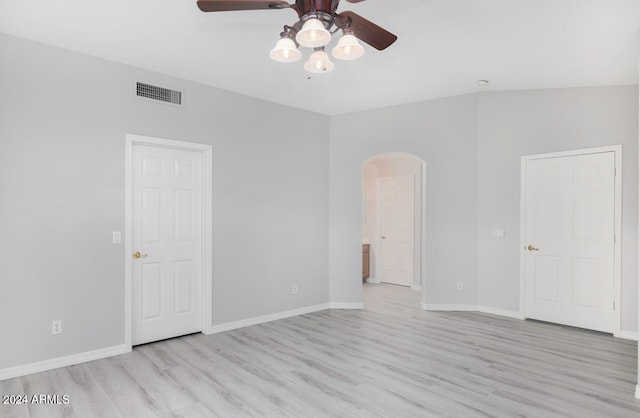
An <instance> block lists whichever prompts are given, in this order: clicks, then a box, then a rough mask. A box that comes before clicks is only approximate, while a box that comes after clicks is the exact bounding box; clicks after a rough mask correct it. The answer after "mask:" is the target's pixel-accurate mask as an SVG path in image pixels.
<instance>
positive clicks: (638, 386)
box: [636, 384, 640, 399]
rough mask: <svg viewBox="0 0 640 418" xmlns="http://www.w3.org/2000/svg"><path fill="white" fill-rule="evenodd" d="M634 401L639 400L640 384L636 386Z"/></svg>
mask: <svg viewBox="0 0 640 418" xmlns="http://www.w3.org/2000/svg"><path fill="white" fill-rule="evenodd" d="M636 399H640V384H638V385H636Z"/></svg>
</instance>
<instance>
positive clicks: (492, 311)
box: [478, 306, 524, 319]
mask: <svg viewBox="0 0 640 418" xmlns="http://www.w3.org/2000/svg"><path fill="white" fill-rule="evenodd" d="M478 311H480V312H483V313H488V314H492V315H499V316H506V317H508V318H515V319H524V315H523V314H522V313H520V312H519V311H508V310H506V309H498V308H493V307H491V306H478Z"/></svg>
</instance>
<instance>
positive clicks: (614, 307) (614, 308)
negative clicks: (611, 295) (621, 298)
mask: <svg viewBox="0 0 640 418" xmlns="http://www.w3.org/2000/svg"><path fill="white" fill-rule="evenodd" d="M613 310H614V311H615V310H616V301H615V300H614V301H613Z"/></svg>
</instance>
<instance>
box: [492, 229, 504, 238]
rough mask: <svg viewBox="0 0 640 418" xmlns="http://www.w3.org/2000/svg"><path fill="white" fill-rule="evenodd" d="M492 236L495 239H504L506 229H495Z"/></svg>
mask: <svg viewBox="0 0 640 418" xmlns="http://www.w3.org/2000/svg"><path fill="white" fill-rule="evenodd" d="M491 235H492V236H493V237H495V238H504V228H493V229H492V230H491Z"/></svg>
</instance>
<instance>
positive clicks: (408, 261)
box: [378, 176, 414, 286]
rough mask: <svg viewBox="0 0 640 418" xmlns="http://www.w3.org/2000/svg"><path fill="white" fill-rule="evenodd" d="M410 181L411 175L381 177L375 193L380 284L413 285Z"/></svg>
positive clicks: (412, 217) (412, 191)
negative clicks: (377, 203) (377, 210)
mask: <svg viewBox="0 0 640 418" xmlns="http://www.w3.org/2000/svg"><path fill="white" fill-rule="evenodd" d="M413 188H414V179H413V177H411V176H403V177H390V178H382V179H380V180H379V182H378V190H379V199H380V200H379V202H380V203H379V211H380V213H379V217H380V219H379V225H380V227H379V234H380V236H379V237H378V243H379V246H378V248H379V249H380V250H379V251H380V257H381V259H382V260H381V270H382V277H381V281H383V282H385V283H393V284H399V285H403V286H411V285H412V284H413V229H414V213H413V212H414V202H413V196H414V190H413Z"/></svg>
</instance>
